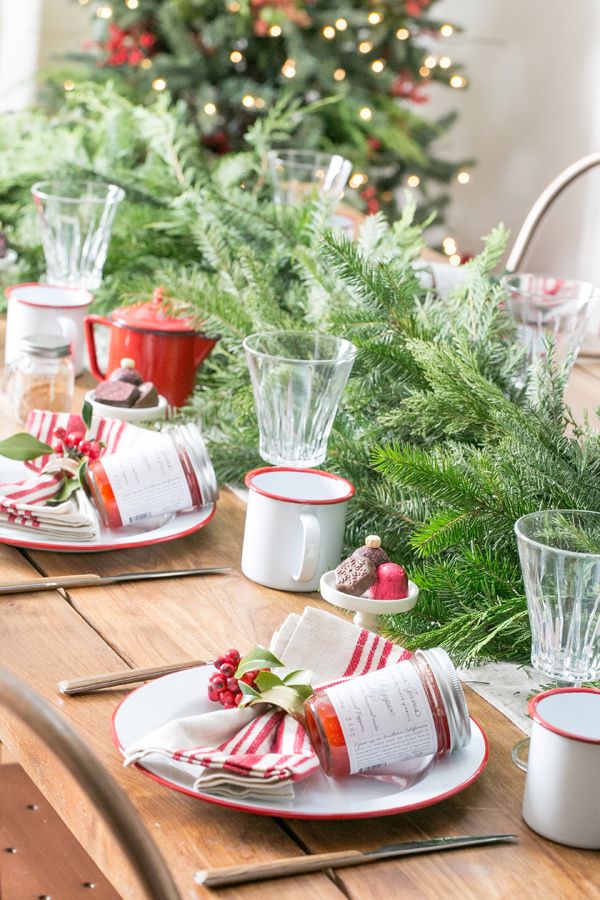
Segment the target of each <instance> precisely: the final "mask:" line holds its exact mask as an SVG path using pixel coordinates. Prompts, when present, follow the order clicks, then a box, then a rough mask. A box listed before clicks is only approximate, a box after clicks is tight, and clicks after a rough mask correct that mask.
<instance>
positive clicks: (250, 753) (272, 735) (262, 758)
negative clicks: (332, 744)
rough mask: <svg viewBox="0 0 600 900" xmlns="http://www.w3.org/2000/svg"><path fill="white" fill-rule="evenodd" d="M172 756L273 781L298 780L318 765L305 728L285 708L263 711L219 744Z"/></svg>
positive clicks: (184, 751) (208, 766) (178, 759)
mask: <svg viewBox="0 0 600 900" xmlns="http://www.w3.org/2000/svg"><path fill="white" fill-rule="evenodd" d="M290 751H291V752H290ZM173 759H174V760H177V761H181V762H188V763H195V764H197V765H200V766H203V767H205V768H207V769H216V770H218V771H223V770H225V771H229V772H232V773H234V774H236V775H244V776H246V777H250V778H257V779H269V780H271V781H273V780H284V779H285V780H291V781H297V780H298V779H299V778H306V776H307V775H309V774H310V773H311V772H313V771H314V770H315V769H317V768H318V767H319V762H318V760H317V758H316V756H315V754H314V753H313V750H312V747H311V746H310V742H309V740H308V737H307V735H306V732H305V730H304V728H303V727H302V725H301V724H300V723H299V722H296V721H295V720H294V719H293V718H292V717H291V716H288V715H286V714H285V713H284V712H283V711H282V710H279V711H273V710H269V711H268V712H266V713H263V714H262V715H260V716H258V717H257V718H256V719H253V720H252V721H251V722H250V723H249V724H248V725H246V727H245V728H243V729H242V731H241V732H239V733H238V734H235V735H234V736H233V737H232V738H230V739H229V740H227V741H225V742H224V743H223V744H221V745H220V746H219V747H216V748H212V747H194V748H192V749H179V750H175V752H174V753H173Z"/></svg>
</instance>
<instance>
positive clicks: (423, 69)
mask: <svg viewBox="0 0 600 900" xmlns="http://www.w3.org/2000/svg"><path fill="white" fill-rule="evenodd" d="M419 75H420V76H421V78H427V77H428V76H429V75H431V69H429V68H428V67H427V66H421V68H420V69H419Z"/></svg>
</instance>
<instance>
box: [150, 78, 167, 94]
mask: <svg viewBox="0 0 600 900" xmlns="http://www.w3.org/2000/svg"><path fill="white" fill-rule="evenodd" d="M166 86H167V82H166V81H165V79H164V78H155V79H154V81H153V82H152V90H153V91H164V89H165V88H166Z"/></svg>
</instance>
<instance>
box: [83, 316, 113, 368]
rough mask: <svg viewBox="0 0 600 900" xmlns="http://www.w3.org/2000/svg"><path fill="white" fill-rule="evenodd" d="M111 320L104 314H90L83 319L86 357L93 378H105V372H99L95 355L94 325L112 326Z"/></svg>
mask: <svg viewBox="0 0 600 900" xmlns="http://www.w3.org/2000/svg"><path fill="white" fill-rule="evenodd" d="M112 324H113V323H112V322H111V320H110V319H107V318H106V317H105V316H97V315H94V314H92V315H90V316H86V317H85V319H84V320H83V327H84V330H85V342H86V344H87V351H88V357H89V360H90V371H91V373H92V375H93V376H94V378H97V379H98V381H104V380H105V378H106V372H101V371H100V367H99V366H98V357H97V355H96V341H95V340H94V325H108V327H109V328H111V327H112Z"/></svg>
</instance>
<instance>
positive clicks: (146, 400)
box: [133, 381, 158, 409]
mask: <svg viewBox="0 0 600 900" xmlns="http://www.w3.org/2000/svg"><path fill="white" fill-rule="evenodd" d="M138 390H139V392H140V396H139V397H138V399H137V400H136V401H135V403H134V404H133V405H134V406H135V408H136V409H149V408H150V407H151V406H158V391H157V390H156V388H155V387H154V385H153V384H152V382H151V381H145V382H144V383H143V384H140V386H139V388H138Z"/></svg>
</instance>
